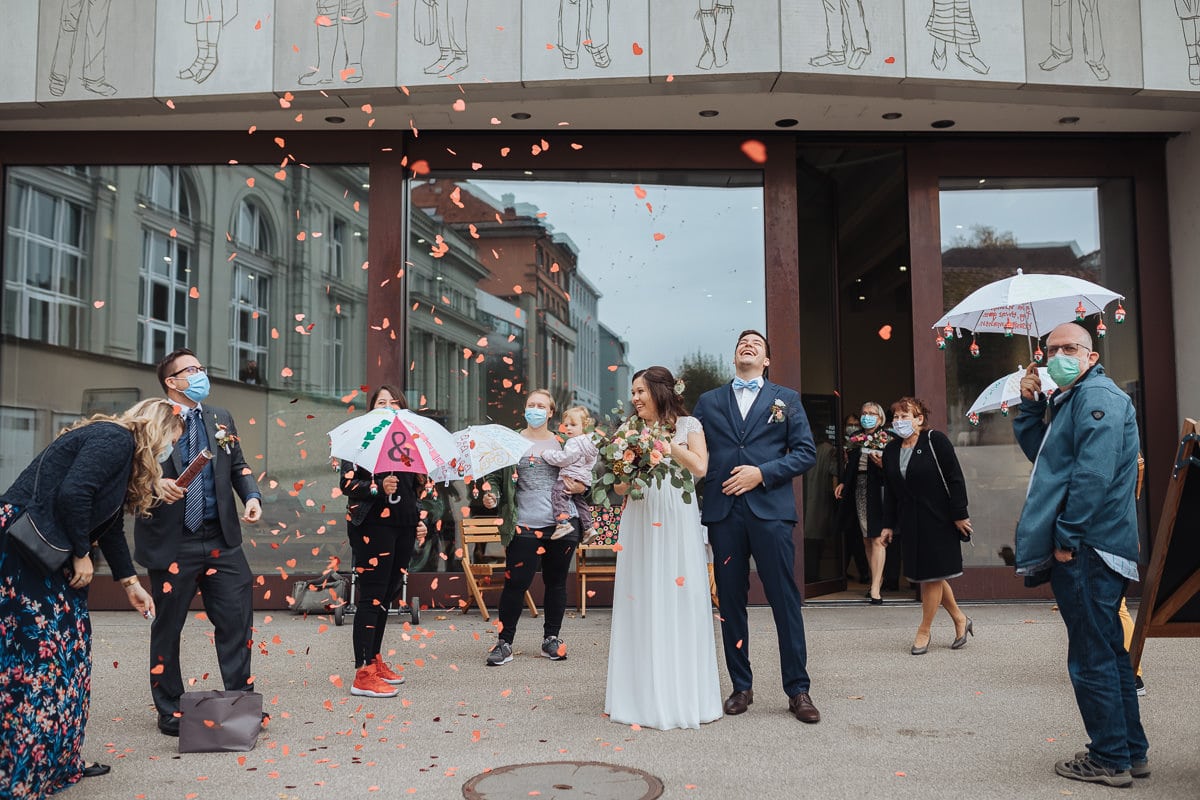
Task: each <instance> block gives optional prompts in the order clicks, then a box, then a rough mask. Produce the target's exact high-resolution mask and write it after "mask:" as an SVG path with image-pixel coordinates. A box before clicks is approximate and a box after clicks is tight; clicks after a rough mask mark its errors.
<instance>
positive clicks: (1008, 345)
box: [930, 178, 1145, 565]
mask: <svg viewBox="0 0 1200 800" xmlns="http://www.w3.org/2000/svg"><path fill="white" fill-rule="evenodd" d="M1132 188H1133V187H1132V182H1131V181H1129V180H1125V179H1120V180H1103V181H1028V180H997V179H991V178H988V179H970V180H961V181H959V180H955V181H943V183H942V192H941V220H942V274H943V302H944V303H945V307H946V308H947V309H950V308H952V307H953V306H954V305H955V304H957V303H958V302H959V301H961V300H962V299H964V298H965V297H966V296H967V295H968V294H970V293H971V292H973V291H975V290H976V289H978V288H980V287H981V286H983V285H985V284H987V283H990V282H992V281H996V280H1001V279H1004V278H1008V277H1011V276H1013V275H1015V274H1016V271H1017V269H1022V270H1023V271H1024V272H1025V273H1026V274H1029V273H1051V274H1059V275H1069V276H1072V277H1078V278H1083V279H1085V280H1088V281H1091V282H1093V283H1097V284H1100V285H1101V286H1104V287H1106V288H1108V289H1111V290H1112V291H1114V292H1117V293H1118V294H1121V295H1123V296H1124V298H1125V299H1124V301H1123V307H1124V308H1125V309H1126V311H1127V312H1128V313H1130V314H1133V313H1135V311H1136V308H1137V281H1136V272H1135V263H1136V252H1135V242H1134V236H1133V232H1134V220H1133V194H1132ZM1116 307H1117V304H1116V303H1115V302H1114V303H1112V304H1111V305H1110V306H1109V307H1108V308H1107V309H1106V311H1107V313H1106V314H1105V315H1104V318H1103V319H1104V322H1105V325H1106V328H1107V330H1108V331H1109V333H1108V335H1107V336H1106V337H1104V338H1099V337H1095V336H1094V341H1095V347H1096V349H1097V352H1099V353H1100V362H1101V363H1102V364H1103V365H1104V368H1105V371H1106V372H1107V373H1108V376H1109V377H1110V378H1112V379H1113V380H1114V381H1115V382H1116V383H1117V385H1118V386H1120V387H1121V388H1123V389H1124V390H1125V391H1126V392H1127V393H1128V394H1129V395H1130V397H1131V399H1132V400H1133V402H1134V405H1135V407H1137V406H1139V404H1140V399H1141V398H1140V392H1141V380H1140V376H1141V362H1140V358H1139V355H1138V353H1139V342H1138V335H1137V328H1136V326H1134V325H1124V326H1118V325H1117V324H1116V321H1115V319H1114V317H1113V311H1115V309H1116ZM1068 316H1069V318H1060V319H1057V320H1053V322H1056V323H1061V322H1074V321H1075V317H1074V314H1069V315H1068ZM1100 320H1101V317H1100V315H1092V316H1089V317H1087V318H1086V319H1085V320H1084V322H1083V323H1082V324H1083V325H1084V327H1086V328H1088V329H1089V330H1090V331H1092V332H1093V334H1094V333H1095V331H1096V329H1097V327H1098V324H1099V322H1100ZM1041 321H1043V322H1044V321H1045V318H1044V317H1043V319H1042V320H1041ZM932 336H933V334H932V333H931V334H930V337H931V338H932ZM974 341H975V343H976V344H977V345H978V347H979V355H978V357H977V358H973V357H972V356H971V353H970V350H969V347H970V344H971V342H972V335H971V334H970V333H969V332H966V331H963V332H962V337H961V338H960V337H958V336H957V334H956V338H954V339H951V340H949V341H948V346H947V348H946V392H947V396H946V401H947V410H948V412H949V435H950V437H951V440H952V441H953V442H954V443H955V445H956V447H957V450H958V457H959V460H960V462H961V463H962V466H963V471H964V473H965V474H966V478H967V486H968V490H969V496H970V501H971V516H972V517H975V518H979V519H986V520H988V526H987V527H988V530H986V531H983V530H980V529H977V530H978V531H979V532H978V533H977V535H976V540H977V542H978V545H977V546H976V547H973V548H965V549H964V551H963V555H964V559H965V560H966V561H967V563H968V564H991V565H996V564H1000V563H1005V562H1004V559H1005V556H1004V555H1003V553H1004V552H1011V550H1010V548H1011V547H1012V532H1013V530H1014V529H1015V527H1016V522H1017V518H1018V517H1019V515H1020V513H1021V508H1022V506H1023V504H1024V499H1025V491H1026V487H1027V486H1028V481H1029V475H1030V472H1031V468H1032V465H1031V464H1030V462H1029V460H1028V459H1027V458H1026V457H1025V456H1024V454H1023V453H1022V452H1021V451H1020V449H1019V448H1018V447H1017V445H1016V443H1015V440H1014V438H1013V431H1012V415H1013V414H1014V413H1015V409H1016V406H1017V405H1019V403H1020V401H1019V399H1015V398H1014V400H1012V401H1010V402H1008V403H1007V404H1006V410H1008V409H1011V410H1010V411H1009V413H1008V414H1007V415H1006V414H1005V413H1003V412H1002V411H1001V410H999V409H994V410H986V411H980V412H978V413H977V415H976V417H975V418H970V417H968V412H969V411H970V410H971V409H972V407H973V405H974V404H975V403H976V402H977V400H980V399H981V398H980V395H981V394H982V392H983V391H984V389H985V388H987V387H988V385H989V384H991V383H992V382H993V381H995V380H996V379H998V378H1000V377H1001V376H1003V375H1006V374H1009V373H1011V372H1013V371H1015V370H1016V369H1018V368H1020V367H1023V366H1026V365H1028V364H1029V363H1030V361H1031V360H1032V359H1033V354H1034V351H1035V350H1037V349H1039V348H1040V349H1043V350H1044V348H1045V339H1044V337H1043V338H1042V339H1041V340H1038V339H1034V338H1031V337H1025V336H1020V335H1015V336H1013V337H1011V338H1007V337H1005V335H1004V334H1002V333H986V334H984V333H981V334H978V335H976V336H975V337H974ZM933 346H934V345H933V344H932V343H931V344H930V347H933ZM1043 363H1044V361H1043ZM1138 414H1139V425H1140V424H1141V411H1140V408H1139V410H1138ZM1139 513H1140V515H1141V524H1142V525H1143V526H1144V525H1145V509H1144V501H1143V502H1142V503H1140V504H1139Z"/></svg>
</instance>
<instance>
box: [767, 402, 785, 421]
mask: <svg viewBox="0 0 1200 800" xmlns="http://www.w3.org/2000/svg"><path fill="white" fill-rule="evenodd" d="M786 419H787V403H785V402H783V401H782V400H780V399H779V398H775V402H774V403H772V404H771V417H770V418H769V419H768V420H767V424H768V425H770V424H772V423H775V422H783V421H784V420H786Z"/></svg>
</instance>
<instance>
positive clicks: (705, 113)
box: [700, 108, 721, 117]
mask: <svg viewBox="0 0 1200 800" xmlns="http://www.w3.org/2000/svg"><path fill="white" fill-rule="evenodd" d="M720 113H721V112H720V111H717V110H716V109H713V108H706V109H704V110H703V111H701V112H700V116H702V117H715V116H718V115H719V114H720Z"/></svg>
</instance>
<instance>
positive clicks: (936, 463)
mask: <svg viewBox="0 0 1200 800" xmlns="http://www.w3.org/2000/svg"><path fill="white" fill-rule="evenodd" d="M929 452H930V453H932V454H933V464H934V466H936V467H937V471H938V477H940V478H941V479H942V488H943V489H945V490H946V497H949V496H950V486H949V485H948V484H947V483H946V473H944V472H942V464H941V462H940V461H938V457H937V448H936V447H934V444H933V431H932V430H931V431H929Z"/></svg>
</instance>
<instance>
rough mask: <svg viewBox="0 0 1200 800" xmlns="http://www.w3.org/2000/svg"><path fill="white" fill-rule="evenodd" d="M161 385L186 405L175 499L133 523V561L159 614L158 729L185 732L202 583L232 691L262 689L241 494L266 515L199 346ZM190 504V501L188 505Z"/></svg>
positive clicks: (170, 479) (153, 666) (154, 661)
mask: <svg viewBox="0 0 1200 800" xmlns="http://www.w3.org/2000/svg"><path fill="white" fill-rule="evenodd" d="M158 382H159V383H160V384H162V387H163V389H164V390H165V391H166V393H167V397H168V398H169V399H170V400H172V401H174V402H176V403H178V404H179V405H180V406H181V407H182V408H183V416H184V422H185V429H184V434H183V436H181V437H180V438H179V442H178V444H177V445H176V448H175V451H174V452H173V453H172V454H171V456H170V457H169V458H168V459H167V461H166V462H165V463H164V464H163V478H162V480H161V481H160V482H159V493H160V494H161V495H162V496H163V498H164V499H165V500H166V501H167V502H165V503H164V504H162V505H160V506H158V507H157V508H155V509H154V510H153V511H152V512H151V516H150V517H148V518H146V519H139V520H137V521H136V522H135V524H134V529H133V537H134V558H136V559H137V561H138V563H140V564H142V565H143V566H145V567H146V569H147V570H148V571H149V575H150V591H151V594H152V596H153V597H154V604H155V607H156V608H157V609H158V616H157V617H156V618H155V619H154V624H153V625H152V626H151V628H150V693H151V695H152V696H153V697H154V706H155V708H157V709H158V729H159V730H160V731H162V732H163V733H164V734H166V735H168V736H178V735H179V717H178V712H179V698H180V697H181V696H182V695H183V677H182V674H181V672H180V667H179V636H180V634H181V633H182V631H183V625H184V622H186V621H187V615H188V608H189V606H190V605H191V602H192V598H193V597H195V595H196V590H197V589H199V590H200V593H201V596H202V598H203V600H204V610H205V612H206V613H207V615H208V618H209V620H211V621H212V624H213V629H214V633H215V640H216V646H217V660H218V663H219V664H220V667H221V678H222V679H223V681H224V684H225V688H226V689H227V690H246V689H253V688H254V685H253V683H252V682H251V681H252V680H253V679H252V676H251V673H250V647H251V645H252V643H253V640H252V633H251V626H252V624H253V622H254V614H253V610H252V607H251V599H252V598H251V590H252V580H253V576H252V575H251V574H250V565H249V564H248V563H246V555H245V553H244V552H242V528H241V525H240V523H239V521H238V514H237V506H236V504H235V500H234V492H236V493H237V495H238V496H239V497H241V499H242V502H243V503H244V504H245V507H246V513H245V516H244V517H242V519H243V520H245V521H246V522H256V521H257V520H258V519H259V518H260V517H262V502H261V495H260V494H259V491H258V483H257V482H256V481H255V480H254V474H253V472H251V470H250V467H249V466H247V464H246V459H245V458H243V456H242V448H241V446H240V445H239V444H238V439H237V428H236V427H235V426H234V424H233V418H232V417H231V416H230V415H229V412H228V411H226V410H225V409H223V408H217V407H216V406H210V405H202V404H203V402H204V401H205V400H206V399H207V398H208V390H209V382H208V373H207V372H206V370H205V369H204V367H203V366H201V364H200V360H199V359H198V358H196V354H195V353H193V352H192V351H191V350H187V349H179V350H175V351H174V352H172V353H169V354H167V356H166V357H165V358H164V359H163V360H162V361H161V362H159V364H158ZM205 449H207V450H209V451H210V452H211V453H212V455H213V458H212V461H210V462H208V464H207V465H206V466H205V467H204V470H203V471H202V472H201V473H200V475H198V476H197V477H196V478H195V480H193V481H192V483H191V485H190V486H189V487H188V488H187V489H186V491H185V490H184V489H183V488H181V487H180V486H179V485H178V484H176V482H175V478H177V477H178V476H179V475H180V474H181V473H182V472H183V470H184V468H185V467H186V465H187V464H188V462H189V461H191V459H193V458H194V457H195V455H196V454H197V453H199V452H201V451H203V450H205ZM180 500H182V501H183V502H179V501H180Z"/></svg>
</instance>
